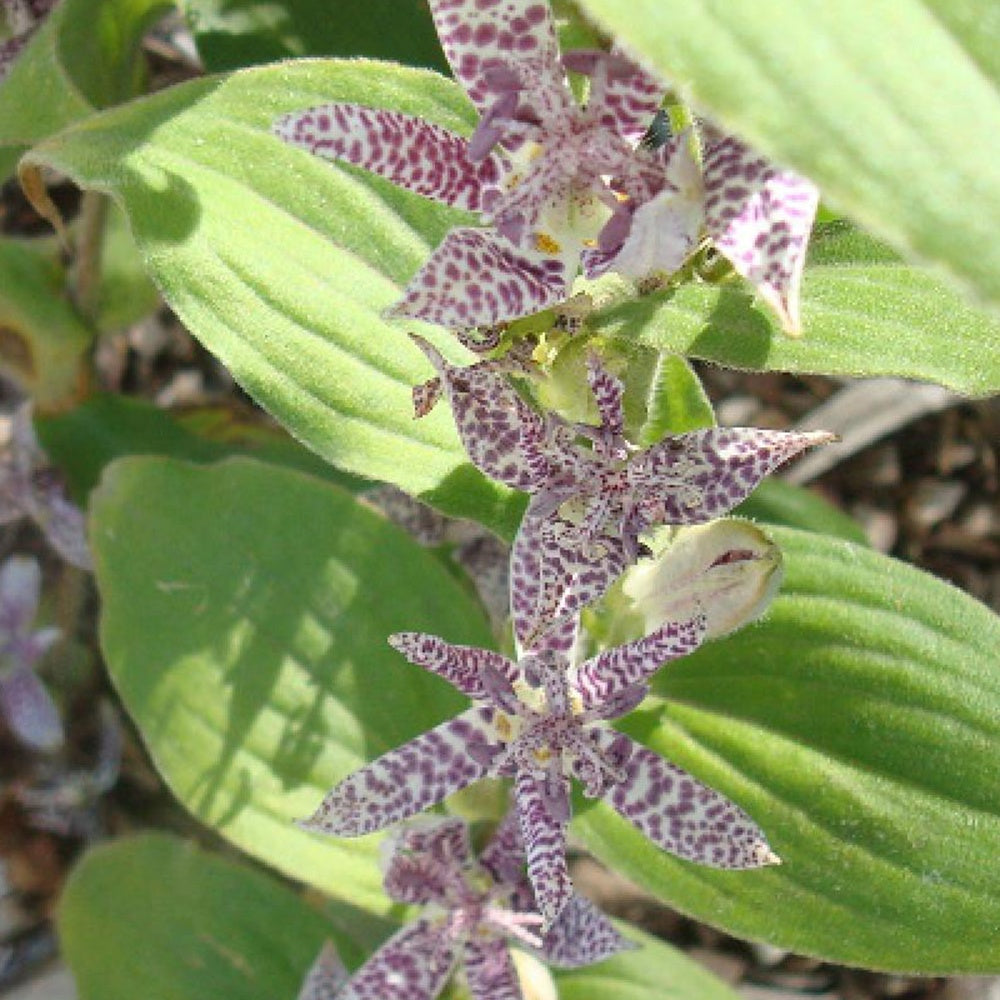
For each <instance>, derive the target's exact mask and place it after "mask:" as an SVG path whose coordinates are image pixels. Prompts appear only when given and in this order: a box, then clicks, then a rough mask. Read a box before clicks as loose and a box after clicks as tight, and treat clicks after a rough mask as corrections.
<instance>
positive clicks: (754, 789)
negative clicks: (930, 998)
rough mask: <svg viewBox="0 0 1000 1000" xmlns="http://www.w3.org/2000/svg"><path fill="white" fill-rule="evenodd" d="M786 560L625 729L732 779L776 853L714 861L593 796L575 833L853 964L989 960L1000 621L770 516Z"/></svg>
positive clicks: (688, 907) (667, 894) (701, 904)
mask: <svg viewBox="0 0 1000 1000" xmlns="http://www.w3.org/2000/svg"><path fill="white" fill-rule="evenodd" d="M773 535H774V537H775V540H776V541H777V542H778V543H779V544H780V545H781V548H782V551H783V553H784V556H785V569H786V577H785V583H784V585H783V587H782V590H781V593H780V594H779V596H778V598H777V599H776V600H775V602H774V604H773V606H772V608H771V611H770V612H769V615H768V616H767V617H766V618H765V620H764V621H763V622H762V623H761V624H758V625H754V626H751V627H749V628H746V629H744V630H742V631H740V632H737V633H736V634H735V635H733V636H732V637H730V638H727V639H725V640H721V641H718V642H713V643H709V644H707V645H706V646H705V647H703V649H702V650H700V651H699V652H698V653H696V654H695V655H693V656H690V657H686V658H685V659H682V660H678V661H675V662H674V663H672V664H670V665H669V667H667V668H665V669H664V670H663V671H662V672H661V673H660V674H659V675H658V676H657V678H656V682H655V687H654V690H655V694H656V695H657V696H658V697H660V698H662V699H664V700H663V701H662V702H657V703H654V705H653V707H647V708H646V709H645V710H643V711H641V712H639V713H637V714H635V715H633V716H631V717H630V719H629V722H628V728H629V729H630V730H631V731H632V732H633V734H634V735H636V736H638V737H639V738H641V739H642V740H643V741H644V742H646V743H648V744H649V745H650V746H651V747H653V748H654V749H655V750H657V751H658V752H660V753H662V754H663V755H664V756H665V757H667V758H669V759H671V760H673V761H676V762H677V763H678V764H680V765H681V766H683V767H686V768H689V769H690V770H691V771H692V772H693V773H694V774H696V775H697V776H698V777H699V778H701V779H702V780H704V781H706V782H708V783H709V784H711V785H712V786H713V787H716V788H718V789H720V790H721V791H723V792H725V793H726V794H728V795H730V796H732V797H733V798H734V799H735V800H736V801H737V802H739V803H740V805H742V806H743V807H744V808H745V809H747V811H748V812H749V813H750V814H751V815H752V816H753V817H754V819H755V820H756V821H757V822H758V823H760V824H761V826H762V827H763V828H764V830H765V831H766V833H767V835H768V838H769V840H770V842H771V845H772V847H773V848H774V850H775V851H776V852H777V853H778V854H779V855H780V856H781V858H782V859H783V864H781V865H780V866H778V867H774V868H768V869H765V870H762V871H755V872H719V871H714V870H710V869H705V868H698V867H695V866H693V865H690V864H687V863H685V862H681V861H679V860H677V859H675V858H673V857H672V856H670V855H668V854H665V853H663V852H661V851H658V850H656V849H655V848H653V847H652V846H651V845H650V844H649V843H648V842H647V841H646V840H645V839H644V838H643V837H642V836H641V835H639V834H638V833H637V832H635V831H634V830H633V829H632V828H631V827H630V826H629V825H628V824H627V823H625V822H624V821H623V820H621V819H620V818H619V817H618V816H617V815H615V814H614V813H613V812H611V811H610V809H608V808H607V807H603V806H601V807H594V808H589V809H588V808H587V807H586V806H584V807H583V810H585V811H583V810H581V813H580V815H579V816H578V819H577V821H576V827H575V828H576V831H577V833H578V834H579V835H580V836H581V837H582V838H583V840H584V843H585V844H586V845H587V846H588V847H590V848H591V849H592V850H593V851H595V853H596V854H597V855H598V856H599V857H600V858H601V859H602V860H603V861H605V862H606V863H608V864H611V865H613V866H614V867H616V868H618V869H620V870H622V871H624V872H625V873H626V874H629V875H630V876H631V877H633V878H634V879H636V880H637V881H639V882H640V883H641V884H642V885H643V886H644V887H646V888H648V889H649V890H650V891H652V892H654V893H656V895H658V896H659V897H661V898H662V899H664V900H666V901H668V902H669V903H670V904H671V905H674V906H677V907H679V908H680V909H682V910H684V911H685V912H688V913H692V914H694V915H695V916H697V917H699V918H700V919H704V920H707V921H709V922H711V923H713V924H717V925H719V926H721V927H723V928H725V929H726V930H727V931H730V932H732V933H734V934H736V935H738V936H741V937H749V938H753V939H758V940H766V941H769V942H771V943H773V944H776V945H778V946H779V947H782V948H789V949H792V950H795V951H798V952H804V953H807V954H813V955H819V956H822V957H825V958H828V959H831V960H834V961H837V962H843V963H846V964H849V965H860V966H864V967H866V968H875V969H898V970H907V971H910V972H918V973H923V974H928V975H930V974H939V973H941V974H943V973H986V972H993V973H995V972H998V971H1000V939H998V938H997V934H996V913H997V911H996V900H997V898H998V896H1000V870H998V868H997V865H996V863H995V859H996V857H997V854H998V852H1000V784H998V782H997V781H996V774H997V753H998V748H1000V674H998V673H997V669H996V668H997V649H998V648H1000V619H998V618H997V616H996V615H993V614H992V613H991V612H989V611H988V610H987V609H986V608H985V607H983V606H982V605H980V604H979V603H978V602H976V601H974V600H972V599H971V598H969V597H967V596H966V595H964V594H962V593H961V592H959V591H957V590H955V589H954V588H952V587H950V586H949V585H947V584H945V583H942V582H940V581H939V580H936V579H934V578H933V577H930V576H928V575H926V574H924V573H922V572H920V571H918V570H915V569H913V568H911V567H909V566H906V565H905V564H903V563H899V562H896V561H894V560H892V559H889V558H887V557H885V556H882V555H879V554H877V553H874V552H872V551H870V550H866V549H863V548H861V547H859V546H855V545H852V544H850V543H849V542H844V541H838V540H833V539H827V538H823V537H821V536H819V535H815V534H808V533H803V532H797V531H794V530H791V529H787V528H786V529H777V528H776V529H773Z"/></svg>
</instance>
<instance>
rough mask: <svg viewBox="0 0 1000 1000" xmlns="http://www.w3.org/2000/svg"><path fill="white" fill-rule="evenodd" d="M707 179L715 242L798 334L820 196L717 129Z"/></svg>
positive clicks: (708, 148)
mask: <svg viewBox="0 0 1000 1000" xmlns="http://www.w3.org/2000/svg"><path fill="white" fill-rule="evenodd" d="M704 175H705V225H706V228H707V229H708V233H709V235H710V236H711V237H712V239H713V240H715V245H716V246H717V247H718V248H719V251H720V252H721V253H723V254H724V255H725V256H726V257H727V258H729V260H730V261H731V262H732V265H733V267H734V268H736V270H737V271H738V272H739V273H740V274H742V275H743V277H745V278H746V279H747V280H748V281H750V282H751V283H752V284H753V285H754V286H755V287H756V288H757V290H758V291H759V292H760V295H761V298H763V299H764V301H765V302H766V303H767V304H768V305H769V306H770V307H771V308H772V309H774V311H775V312H776V313H777V314H778V316H779V317H780V319H781V323H782V326H784V328H785V329H786V330H787V331H788V332H789V333H798V332H799V331H800V329H801V324H800V320H799V284H800V283H801V280H802V268H803V266H804V264H805V256H806V247H807V244H808V241H809V233H810V231H811V230H812V224H813V219H814V218H815V215H816V206H817V205H818V204H819V189H818V188H817V187H816V186H815V185H814V184H813V183H812V182H811V181H808V180H806V179H805V178H804V177H800V176H799V175H798V174H794V173H792V172H791V171H790V170H782V169H780V168H778V167H776V166H774V164H772V163H770V162H769V161H768V160H766V159H765V158H764V157H762V156H760V155H759V154H757V153H755V152H754V151H753V150H751V149H749V148H748V147H747V146H746V145H745V144H744V143H743V142H741V141H740V140H739V139H737V138H735V137H734V136H727V135H722V134H720V133H718V132H716V131H715V130H714V129H708V130H707V135H706V144H705V159H704Z"/></svg>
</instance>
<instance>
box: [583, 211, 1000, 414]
mask: <svg viewBox="0 0 1000 1000" xmlns="http://www.w3.org/2000/svg"><path fill="white" fill-rule="evenodd" d="M802 316H803V324H802V325H803V336H801V337H797V338H792V337H788V336H785V335H784V334H783V333H782V332H781V330H780V328H779V327H778V325H777V323H776V322H775V320H774V319H773V317H772V315H771V313H770V311H769V310H768V309H767V308H766V307H765V306H764V305H762V304H761V303H760V302H757V301H755V300H754V299H753V298H752V295H751V291H750V290H749V287H748V286H745V285H744V283H743V282H742V281H740V280H734V281H731V282H725V283H723V284H719V285H710V284H688V285H683V286H681V287H679V288H678V289H677V290H676V291H675V292H673V293H666V294H656V295H652V296H650V297H649V298H646V299H642V300H635V301H629V302H626V303H624V304H622V305H618V306H614V307H611V308H609V309H607V310H605V311H604V312H599V313H597V314H596V315H595V316H594V317H593V319H592V321H591V325H592V326H593V327H594V328H596V330H597V331H598V332H599V333H602V334H606V335H610V336H611V337H613V338H615V339H617V340H621V341H623V342H629V341H638V342H639V343H642V344H647V345H649V346H650V347H653V348H656V349H657V350H667V351H676V352H678V353H682V354H686V355H689V356H690V357H695V358H702V359H704V360H706V361H715V362H718V363H720V364H724V365H729V366H731V367H734V368H746V369H753V370H762V371H770V370H778V371H790V372H802V373H822V374H829V375H869V376H871V375H897V376H904V377H909V378H915V379H921V380H924V381H929V382H938V383H940V384H942V385H945V386H948V387H950V388H952V389H955V390H956V391H958V392H962V393H965V394H967V395H971V396H986V395H989V394H991V393H995V392H998V391H1000V351H998V350H997V344H998V343H1000V320H998V319H997V318H996V317H995V316H993V315H992V314H990V313H987V312H984V311H982V310H981V309H977V308H975V307H973V306H970V305H969V304H967V303H966V302H965V301H964V300H963V298H962V296H961V295H959V294H958V293H957V292H955V291H953V290H952V289H951V288H950V287H948V286H946V285H943V284H942V283H941V282H939V281H938V280H937V279H935V278H934V276H933V275H931V274H930V272H928V271H926V270H923V269H921V268H915V267H911V266H909V265H907V264H905V263H903V262H902V261H900V260H899V259H898V258H897V257H896V255H895V254H893V253H892V252H891V251H888V250H887V249H886V248H885V247H884V246H882V245H880V244H879V243H877V242H876V241H875V240H872V239H871V238H870V237H867V236H865V235H863V234H861V233H857V232H853V231H851V230H849V229H847V230H845V229H844V228H843V227H840V226H834V227H830V228H825V229H821V230H818V231H817V233H816V234H815V235H814V238H813V245H812V249H811V252H810V259H809V263H808V266H807V267H806V271H805V277H804V280H803V288H802Z"/></svg>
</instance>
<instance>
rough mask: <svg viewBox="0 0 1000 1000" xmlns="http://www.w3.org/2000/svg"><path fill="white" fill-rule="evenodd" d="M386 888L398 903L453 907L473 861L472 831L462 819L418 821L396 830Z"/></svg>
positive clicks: (386, 874) (437, 818) (391, 846)
mask: <svg viewBox="0 0 1000 1000" xmlns="http://www.w3.org/2000/svg"><path fill="white" fill-rule="evenodd" d="M387 846H388V849H389V851H390V854H389V862H388V865H387V866H386V869H385V878H384V880H383V883H382V884H383V887H384V888H385V891H386V894H387V895H388V896H389V897H390V898H391V899H394V900H396V902H398V903H407V904H410V905H415V904H424V903H431V902H436V903H439V904H440V905H441V906H443V907H445V909H448V908H450V907H451V906H453V905H454V904H453V901H452V900H453V895H451V893H453V891H454V890H455V889H458V890H459V891H461V890H462V888H463V886H464V884H465V880H464V873H463V868H464V867H465V866H466V865H467V864H468V863H469V862H470V861H471V859H472V848H471V846H470V844H469V828H468V825H467V824H466V823H465V821H464V820H461V819H441V818H440V817H429V816H427V817H418V818H417V819H415V820H413V821H411V822H409V823H407V824H405V825H404V826H403V827H402V828H401V829H399V830H397V831H396V832H395V834H394V836H393V837H392V839H391V840H390V841H389V844H388V845H387Z"/></svg>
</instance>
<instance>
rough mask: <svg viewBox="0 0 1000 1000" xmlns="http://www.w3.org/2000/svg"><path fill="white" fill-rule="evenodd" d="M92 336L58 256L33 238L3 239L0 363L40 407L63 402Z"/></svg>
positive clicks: (75, 384) (71, 391)
mask: <svg viewBox="0 0 1000 1000" xmlns="http://www.w3.org/2000/svg"><path fill="white" fill-rule="evenodd" d="M92 340H93V334H92V332H91V330H90V328H89V327H88V326H87V325H86V324H85V323H84V322H83V321H82V320H81V319H80V317H79V315H78V314H77V313H76V311H75V310H74V309H73V307H72V306H71V305H70V304H69V302H68V301H67V299H66V276H65V272H64V271H63V269H62V267H61V266H60V265H59V263H58V262H57V261H56V260H55V259H54V257H53V256H52V255H51V254H50V253H48V252H46V250H45V249H43V248H42V247H40V246H37V245H35V244H34V243H33V242H32V241H27V240H25V241H19V240H12V239H0V365H2V366H3V368H4V369H5V370H6V371H8V372H10V373H11V374H13V375H14V376H15V377H16V378H17V380H18V381H19V382H21V384H22V385H23V386H24V388H25V390H26V391H27V392H29V393H30V394H31V395H32V396H33V397H34V398H35V399H36V401H37V402H38V404H39V405H40V406H41V407H45V406H46V405H51V404H58V403H65V401H66V400H67V399H68V398H70V397H72V396H73V394H74V393H75V392H76V391H77V390H78V389H79V382H80V379H81V360H82V357H83V353H84V351H86V349H87V348H88V347H89V346H90V343H91V341H92Z"/></svg>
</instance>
